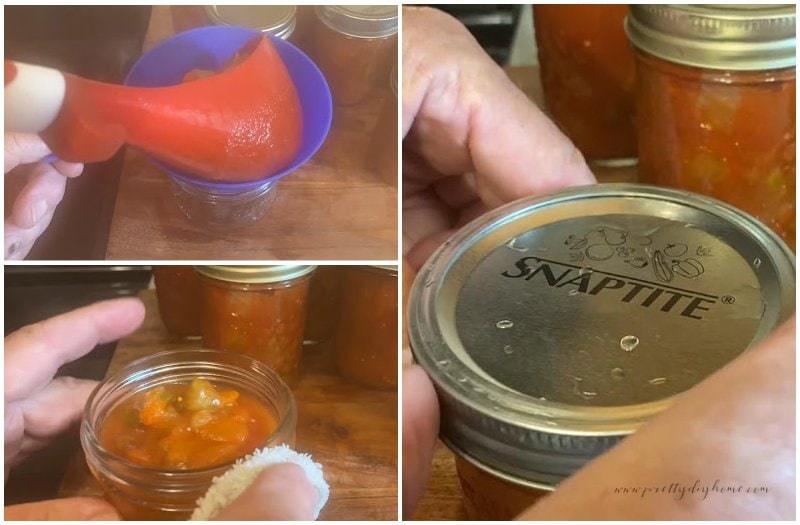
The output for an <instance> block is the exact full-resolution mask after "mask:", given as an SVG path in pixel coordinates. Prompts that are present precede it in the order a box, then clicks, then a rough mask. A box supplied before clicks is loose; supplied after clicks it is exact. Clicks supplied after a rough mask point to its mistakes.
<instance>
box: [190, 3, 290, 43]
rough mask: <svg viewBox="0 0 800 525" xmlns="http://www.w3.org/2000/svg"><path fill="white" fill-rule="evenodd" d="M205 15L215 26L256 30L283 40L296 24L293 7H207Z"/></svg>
mask: <svg viewBox="0 0 800 525" xmlns="http://www.w3.org/2000/svg"><path fill="white" fill-rule="evenodd" d="M206 13H207V14H208V17H209V18H210V19H211V20H213V21H214V22H215V23H217V24H221V25H229V26H242V27H249V28H252V29H258V30H259V31H262V32H264V33H269V34H271V35H273V36H276V37H278V38H281V39H283V40H286V39H287V38H289V36H291V34H292V33H293V32H294V28H295V25H296V24H297V20H296V18H295V17H296V16H297V6H294V5H209V6H206Z"/></svg>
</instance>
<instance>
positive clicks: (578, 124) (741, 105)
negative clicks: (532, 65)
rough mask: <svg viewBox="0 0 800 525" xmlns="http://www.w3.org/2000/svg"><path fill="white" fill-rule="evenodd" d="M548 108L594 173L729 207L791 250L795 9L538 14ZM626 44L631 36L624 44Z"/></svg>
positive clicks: (591, 9)
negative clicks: (607, 168)
mask: <svg viewBox="0 0 800 525" xmlns="http://www.w3.org/2000/svg"><path fill="white" fill-rule="evenodd" d="M533 11H534V21H535V26H536V39H537V43H538V52H539V62H540V66H541V75H542V88H543V92H544V96H545V103H546V107H547V110H548V111H549V113H550V115H551V116H552V118H553V119H554V120H555V121H556V122H557V123H558V124H559V126H560V127H561V129H562V130H563V131H564V133H565V134H566V135H567V136H568V137H570V138H571V139H572V140H573V142H574V143H575V144H576V146H577V147H578V148H579V149H580V150H581V152H582V153H583V154H584V156H585V157H586V158H587V159H588V160H589V161H590V162H591V163H593V164H599V165H603V164H612V165H619V164H631V163H635V160H636V158H637V156H638V172H639V178H640V180H641V181H642V182H647V183H653V184H658V185H664V186H672V187H677V188H681V189H686V190H690V191H693V192H697V193H701V194H706V195H710V196H713V197H716V198H719V199H721V200H724V201H726V202H728V203H730V204H733V205H734V206H737V207H738V208H740V209H742V210H744V211H746V212H748V213H750V214H752V215H754V216H756V217H758V218H759V219H761V220H762V221H763V222H764V223H766V224H767V225H768V226H770V227H771V228H772V229H773V230H774V231H775V232H776V233H778V234H779V235H780V236H781V237H782V238H783V239H784V240H785V241H786V242H787V243H789V244H790V245H791V246H792V247H794V238H795V226H794V224H795V66H796V55H795V7H794V5H728V4H726V5H702V6H699V5H651V4H646V5H633V6H630V8H629V7H628V6H625V5H593V6H588V5H580V6H567V5H537V6H534V9H533ZM626 35H627V36H626Z"/></svg>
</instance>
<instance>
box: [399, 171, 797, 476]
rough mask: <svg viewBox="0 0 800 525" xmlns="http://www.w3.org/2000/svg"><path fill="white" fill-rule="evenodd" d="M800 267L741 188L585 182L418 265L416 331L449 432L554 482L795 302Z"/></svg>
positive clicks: (450, 438) (504, 216) (506, 214)
mask: <svg viewBox="0 0 800 525" xmlns="http://www.w3.org/2000/svg"><path fill="white" fill-rule="evenodd" d="M794 275H795V265H794V256H793V255H792V253H791V251H790V250H789V249H788V248H787V247H786V245H785V244H783V242H782V241H781V240H780V239H779V238H778V237H777V236H776V235H775V234H774V233H772V232H771V231H770V230H769V229H768V228H767V227H766V226H764V225H763V224H761V223H760V222H758V221H757V220H756V219H754V218H752V217H750V216H748V215H745V214H744V213H743V212H740V211H738V210H736V209H734V208H733V207H731V206H729V205H727V204H724V203H721V202H719V201H716V200H714V199H710V198H706V197H701V196H698V195H694V194H690V193H685V192H680V191H675V190H669V189H662V188H656V187H651V186H643V185H629V184H607V185H597V186H591V187H584V188H577V189H573V190H570V191H566V192H563V193H559V194H555V195H552V196H549V197H547V198H543V199H538V200H523V201H518V202H515V203H512V204H510V205H507V206H505V207H503V208H500V209H498V210H495V211H493V212H491V213H489V214H487V215H485V216H483V217H481V218H479V219H478V220H476V221H473V222H472V223H470V224H469V225H467V226H466V227H464V228H463V229H461V230H460V231H459V232H457V233H456V234H455V235H454V236H453V237H452V238H451V239H450V240H449V241H448V242H447V243H445V245H444V246H442V247H441V248H440V249H439V250H438V251H437V252H436V253H435V254H434V255H433V256H432V258H431V259H430V260H429V261H428V263H427V264H426V266H425V267H424V268H423V269H422V270H421V271H420V273H419V275H418V276H417V279H416V281H415V283H414V286H413V289H412V292H411V298H410V304H409V313H408V315H409V336H410V342H411V346H412V350H413V353H414V356H415V358H416V360H417V361H418V362H419V363H420V365H421V366H422V367H423V368H425V370H426V371H427V372H428V373H429V374H430V376H431V378H432V380H433V382H434V384H435V385H436V387H437V390H438V392H439V398H440V403H441V407H442V426H441V434H442V437H443V439H444V440H445V441H446V442H447V443H448V444H450V445H451V447H452V448H454V449H455V450H457V451H458V452H459V453H461V454H463V455H465V456H467V457H468V458H470V460H471V461H473V462H474V463H477V464H482V465H483V466H484V467H485V468H486V469H487V470H490V471H493V472H500V473H504V475H505V477H506V478H507V479H510V480H514V481H516V482H518V483H521V484H526V485H529V486H532V487H540V486H541V485H555V484H556V483H558V482H559V481H560V480H561V479H563V478H564V477H566V476H568V475H570V474H571V473H573V472H574V471H575V470H577V469H578V468H579V467H580V466H582V465H583V464H584V463H585V462H587V461H588V460H590V459H592V458H593V457H595V456H596V455H598V454H600V453H601V452H603V451H604V450H606V449H608V448H609V447H611V446H613V445H614V444H615V443H616V442H618V441H619V440H620V439H622V438H623V437H624V436H625V435H627V434H629V433H630V432H632V431H634V430H635V429H636V428H637V427H638V426H639V425H641V424H642V423H644V422H646V421H647V420H649V419H650V418H652V417H653V416H655V415H656V414H658V413H659V412H661V411H663V410H664V409H665V408H666V407H667V406H669V405H670V403H672V401H673V400H674V398H675V396H677V395H679V394H680V393H682V392H684V391H686V390H687V389H689V388H691V387H692V386H694V385H695V384H697V383H698V382H700V381H702V380H703V379H704V378H706V377H707V376H708V375H710V374H712V373H713V372H715V371H716V370H718V369H720V368H721V367H722V366H724V365H725V364H726V363H728V362H729V361H731V360H732V359H734V358H735V357H736V356H738V355H739V354H741V353H742V352H744V351H745V350H747V349H748V348H749V347H751V346H752V345H753V344H755V343H756V342H757V341H759V340H761V339H763V338H764V337H765V336H766V335H767V334H768V333H769V332H770V331H772V330H773V329H774V328H775V327H776V326H777V325H778V324H779V323H780V322H782V321H783V320H785V319H786V318H788V317H789V316H790V315H791V313H792V312H793V311H794V295H795V292H794V290H795V277H794Z"/></svg>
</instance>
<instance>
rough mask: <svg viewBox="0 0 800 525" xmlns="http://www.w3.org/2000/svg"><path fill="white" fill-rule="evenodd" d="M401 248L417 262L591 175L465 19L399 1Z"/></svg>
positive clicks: (584, 181)
mask: <svg viewBox="0 0 800 525" xmlns="http://www.w3.org/2000/svg"><path fill="white" fill-rule="evenodd" d="M402 105H403V107H402V111H403V137H404V140H403V250H404V253H405V254H406V255H407V257H408V258H409V260H410V262H411V264H412V266H414V267H415V268H419V267H420V266H421V265H422V264H423V263H424V262H425V260H426V259H427V258H428V256H429V255H430V254H431V253H432V252H433V251H434V250H435V249H436V248H437V247H438V246H439V245H441V244H442V243H443V242H444V241H445V240H446V239H447V237H449V236H450V235H451V234H452V233H453V231H454V230H455V229H457V228H458V227H460V226H462V225H463V224H465V223H467V222H469V221H470V220H472V219H473V218H475V217H477V216H479V215H481V214H483V213H485V212H486V211H487V210H489V209H492V208H496V207H497V206H500V205H502V204H505V203H507V202H510V201H513V200H515V199H518V198H521V197H525V196H529V195H536V194H542V193H545V192H548V191H553V190H557V189H560V188H564V187H568V186H577V185H584V184H592V183H594V182H595V178H594V176H593V175H592V173H591V172H590V171H589V168H588V167H587V166H586V164H585V162H584V161H583V157H582V156H581V154H580V152H578V150H577V149H576V148H575V147H574V146H573V145H572V143H571V142H570V141H569V140H568V139H567V138H566V137H565V136H564V135H563V134H562V133H561V132H560V131H559V130H558V128H557V127H556V126H555V125H554V124H553V123H552V122H551V121H550V120H549V119H548V118H547V117H546V116H545V115H544V114H543V113H542V112H541V111H540V110H539V109H538V108H537V107H536V106H535V105H534V104H533V103H532V102H530V101H529V100H528V98H527V97H526V96H525V95H524V94H523V93H522V92H521V91H520V90H519V89H517V87H516V86H514V84H513V83H512V82H511V80H509V78H508V76H507V75H506V74H505V72H504V71H503V70H502V69H501V68H500V67H499V66H497V65H496V64H495V63H494V62H493V61H492V60H491V58H489V56H488V55H487V54H486V53H485V52H484V51H483V49H481V47H480V46H479V45H478V43H477V42H476V41H475V39H474V38H473V37H472V36H471V35H470V34H469V32H468V31H467V30H466V28H465V27H464V26H463V25H461V23H460V22H458V21H457V20H455V19H454V18H452V17H450V16H449V15H447V14H445V13H443V12H442V11H438V10H436V9H430V8H412V7H404V8H403V103H402Z"/></svg>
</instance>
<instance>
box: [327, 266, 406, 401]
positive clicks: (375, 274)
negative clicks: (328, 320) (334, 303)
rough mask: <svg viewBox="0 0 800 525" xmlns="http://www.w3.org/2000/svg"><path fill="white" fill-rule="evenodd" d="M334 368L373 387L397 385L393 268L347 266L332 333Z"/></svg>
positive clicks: (394, 270)
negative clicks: (334, 336) (334, 329)
mask: <svg viewBox="0 0 800 525" xmlns="http://www.w3.org/2000/svg"><path fill="white" fill-rule="evenodd" d="M335 341H336V342H335V347H336V366H337V368H338V369H339V372H340V373H341V374H342V375H343V376H344V377H346V378H348V379H351V380H353V381H356V382H358V383H361V384H363V385H367V386H371V387H376V388H393V387H395V386H397V360H398V354H397V266H347V267H345V269H344V277H343V281H342V305H341V314H340V316H339V326H338V328H337V330H336V339H335Z"/></svg>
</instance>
